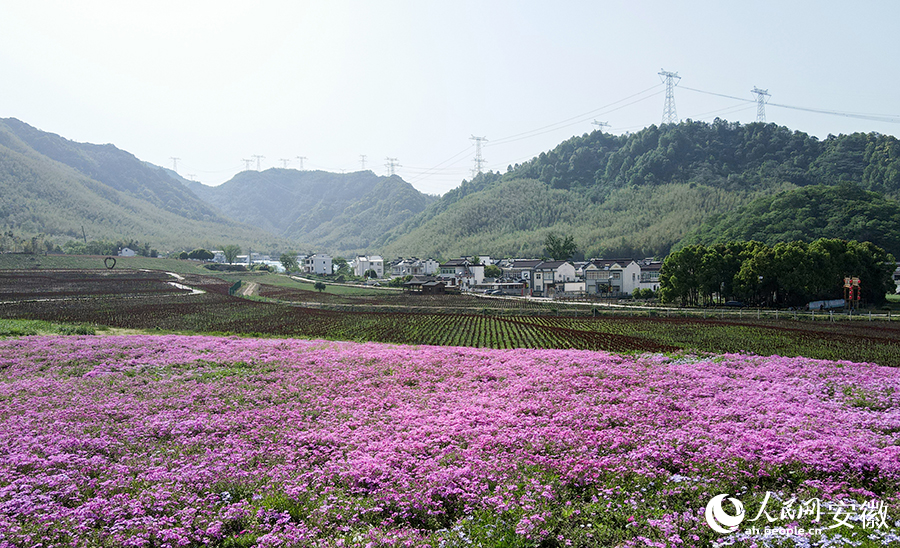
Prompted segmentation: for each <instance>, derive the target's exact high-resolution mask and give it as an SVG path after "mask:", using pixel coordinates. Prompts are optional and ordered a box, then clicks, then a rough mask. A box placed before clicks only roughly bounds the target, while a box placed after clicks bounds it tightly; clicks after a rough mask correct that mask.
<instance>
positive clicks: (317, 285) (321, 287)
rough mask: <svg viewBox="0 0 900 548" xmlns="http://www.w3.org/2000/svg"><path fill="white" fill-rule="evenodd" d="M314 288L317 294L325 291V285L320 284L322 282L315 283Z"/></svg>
mask: <svg viewBox="0 0 900 548" xmlns="http://www.w3.org/2000/svg"><path fill="white" fill-rule="evenodd" d="M314 287H315V288H316V291H318V292H320V293H321V292H322V291H325V284H324V283H322V282H316V284H315V286H314Z"/></svg>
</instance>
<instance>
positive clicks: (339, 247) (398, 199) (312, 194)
mask: <svg viewBox="0 0 900 548" xmlns="http://www.w3.org/2000/svg"><path fill="white" fill-rule="evenodd" d="M186 184H187V185H188V188H190V189H191V190H192V191H193V192H194V193H196V194H197V196H199V197H200V198H201V199H203V200H205V201H206V202H208V203H209V204H211V205H214V206H215V207H217V208H219V209H221V210H222V211H224V212H225V214H227V215H229V216H230V217H232V218H234V219H236V220H238V221H241V222H244V223H247V224H251V225H253V226H258V227H260V228H263V229H265V230H267V231H269V232H272V233H273V234H277V235H279V236H282V237H284V238H287V239H292V240H295V241H302V242H306V243H308V244H309V245H312V246H313V247H315V248H318V249H322V250H327V251H329V252H331V253H337V254H344V255H350V254H355V253H357V252H359V253H367V252H374V251H377V248H375V247H373V245H372V244H373V241H374V240H375V239H376V238H378V237H379V236H380V235H382V234H385V233H389V232H390V231H392V230H394V229H395V228H396V227H397V226H398V225H400V224H402V223H403V222H405V221H406V220H408V219H410V218H412V217H413V216H415V215H416V214H418V213H421V212H422V211H424V210H425V208H426V207H427V206H428V205H429V204H430V203H433V202H434V201H436V200H437V198H436V197H435V196H429V195H426V194H422V193H421V192H419V191H418V190H416V189H415V188H413V186H412V185H410V184H409V183H407V182H405V181H403V180H402V179H400V178H399V177H396V176H394V177H379V176H377V175H375V174H374V173H372V172H371V171H359V172H355V173H347V174H342V173H328V172H325V171H298V170H295V169H276V168H273V169H267V170H265V171H261V172H260V171H243V172H241V173H238V174H237V175H236V176H235V177H234V178H233V179H231V180H230V181H227V182H226V183H223V184H222V185H219V186H216V187H209V186H204V185H200V184H198V183H186Z"/></svg>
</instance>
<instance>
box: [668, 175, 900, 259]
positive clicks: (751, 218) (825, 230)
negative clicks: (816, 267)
mask: <svg viewBox="0 0 900 548" xmlns="http://www.w3.org/2000/svg"><path fill="white" fill-rule="evenodd" d="M818 238H840V239H842V240H857V241H860V242H862V241H870V242H872V243H873V244H875V245H877V246H878V247H881V248H884V249H885V250H886V251H888V252H889V253H891V254H892V255H894V256H900V203H898V202H896V201H894V200H889V199H886V198H884V197H883V196H881V195H880V194H877V193H875V192H869V191H866V190H863V189H862V188H860V187H859V186H857V185H856V184H851V183H843V184H839V185H836V186H824V185H816V186H809V187H805V188H800V189H796V190H792V191H786V192H781V193H778V194H776V195H774V196H765V197H761V198H758V199H756V200H754V201H753V202H751V203H750V204H748V205H747V206H746V207H743V208H740V209H737V210H735V211H731V212H729V213H727V214H723V215H718V216H715V217H713V218H711V219H710V220H708V221H707V222H706V223H704V224H703V225H702V226H701V227H700V228H698V229H697V230H696V231H695V232H693V233H692V234H690V235H688V236H686V237H685V238H684V239H682V241H681V242H680V243H679V244H678V245H676V247H682V246H684V245H691V244H698V243H699V244H707V245H709V244H715V243H724V242H729V241H749V240H757V241H760V242H763V243H765V244H767V245H775V244H776V243H778V242H790V241H795V240H796V241H804V242H811V241H813V240H816V239H818Z"/></svg>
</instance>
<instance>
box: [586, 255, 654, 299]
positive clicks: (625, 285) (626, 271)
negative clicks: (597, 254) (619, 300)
mask: <svg viewBox="0 0 900 548" xmlns="http://www.w3.org/2000/svg"><path fill="white" fill-rule="evenodd" d="M640 277H641V267H640V265H638V263H637V262H636V261H635V260H634V259H592V260H591V261H590V264H589V265H587V266H585V267H584V283H585V293H587V294H588V295H601V294H607V295H613V296H616V295H631V294H632V293H633V292H634V290H635V289H637V288H638V287H640Z"/></svg>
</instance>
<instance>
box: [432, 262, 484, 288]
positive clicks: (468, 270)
mask: <svg viewBox="0 0 900 548" xmlns="http://www.w3.org/2000/svg"><path fill="white" fill-rule="evenodd" d="M438 278H439V279H440V280H441V281H443V282H444V283H445V284H446V286H447V287H458V288H460V289H465V290H467V289H469V288H471V287H472V286H475V285H478V284H480V283H481V282H483V281H484V265H483V264H473V263H472V262H471V261H469V260H468V259H450V260H449V261H447V262H444V263H442V264H441V273H440V274H438Z"/></svg>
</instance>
